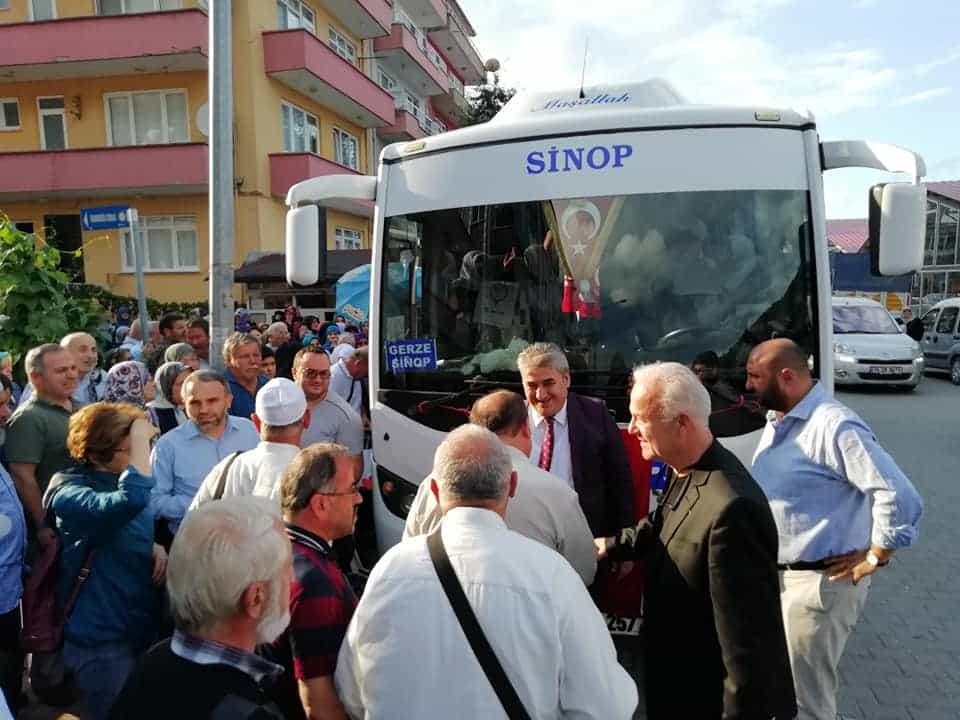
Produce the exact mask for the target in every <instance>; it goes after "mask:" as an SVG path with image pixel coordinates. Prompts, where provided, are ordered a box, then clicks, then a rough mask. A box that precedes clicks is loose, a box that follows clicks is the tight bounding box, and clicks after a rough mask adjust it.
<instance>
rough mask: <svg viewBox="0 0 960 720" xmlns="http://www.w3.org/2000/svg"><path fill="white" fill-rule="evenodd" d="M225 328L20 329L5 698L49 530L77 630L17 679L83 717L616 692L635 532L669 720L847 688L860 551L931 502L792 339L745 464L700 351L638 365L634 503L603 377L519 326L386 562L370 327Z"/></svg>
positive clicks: (655, 699)
mask: <svg viewBox="0 0 960 720" xmlns="http://www.w3.org/2000/svg"><path fill="white" fill-rule="evenodd" d="M291 311H292V312H291ZM126 319H127V320H129V313H127V318H126ZM237 326H238V329H237V332H235V333H234V334H233V335H231V336H230V337H229V338H228V340H227V342H226V343H225V344H224V347H223V357H222V360H223V367H224V368H225V369H224V370H223V371H222V372H220V371H218V370H215V369H213V368H211V358H210V356H209V327H208V325H207V323H206V321H205V320H203V319H201V318H193V319H188V318H186V317H183V316H181V315H177V314H169V315H165V316H163V317H162V318H161V319H160V320H159V321H158V322H157V323H156V325H155V326H154V324H153V323H150V324H149V325H148V329H147V331H148V337H147V338H146V340H145V339H144V338H143V337H142V336H141V331H140V327H139V326H138V323H137V321H136V320H133V321H132V322H130V323H129V324H128V325H127V326H126V327H127V328H128V329H127V331H126V332H125V333H119V334H120V335H123V337H122V339H121V338H119V337H117V339H118V340H119V341H120V345H119V347H118V348H116V349H115V350H113V351H111V353H108V355H109V359H108V360H107V362H106V363H105V364H104V366H103V367H101V366H100V363H99V358H100V357H101V354H100V353H98V348H97V344H96V341H95V340H94V338H92V337H90V336H89V335H85V334H83V333H73V334H70V335H68V336H66V337H64V338H63V339H62V341H61V342H60V343H59V344H52V343H51V344H45V345H41V346H39V347H36V348H34V349H32V350H30V352H29V353H27V356H26V358H25V365H24V367H25V371H26V375H27V379H28V381H29V382H28V384H27V386H26V387H25V388H23V389H22V390H21V389H20V388H17V387H15V386H14V385H13V383H12V380H11V378H10V377H9V374H8V372H6V370H4V371H3V372H0V383H2V387H0V427H2V428H3V457H2V461H3V463H2V467H0V529H2V532H0V682H2V689H3V697H4V698H5V700H6V703H7V704H8V705H9V706H10V707H11V708H13V709H14V711H16V709H17V708H18V707H21V706H22V705H23V703H24V702H25V701H26V697H25V694H24V687H23V676H24V670H25V652H24V646H23V645H22V644H21V640H22V638H23V635H24V633H22V632H21V630H22V623H23V622H26V623H29V622H30V621H31V618H30V617H28V615H29V613H30V612H31V606H30V604H29V603H27V602H26V600H23V602H21V600H22V596H23V595H24V588H25V583H26V585H27V586H29V584H30V575H29V569H30V568H31V567H35V566H40V564H41V562H40V560H41V559H42V558H44V557H45V556H47V557H49V556H50V554H51V553H54V552H55V553H57V555H58V562H57V563H55V564H54V566H53V567H54V568H55V572H56V598H57V600H58V603H59V606H60V608H61V609H62V612H63V618H62V619H63V624H62V631H63V641H62V643H61V644H60V645H59V646H58V647H56V648H55V649H52V650H45V651H37V650H34V651H33V652H32V653H31V658H30V663H29V678H30V688H31V690H32V692H33V694H34V695H35V696H36V697H37V698H38V699H39V701H40V702H42V703H45V704H48V705H56V706H67V705H73V704H75V703H77V702H78V701H79V702H80V703H81V707H82V710H81V711H80V712H81V717H82V718H84V719H85V718H92V719H95V720H100V719H101V718H113V719H121V718H145V719H147V720H149V719H152V718H157V719H158V720H159V719H160V718H163V719H164V720H166V719H168V718H171V717H183V718H185V719H191V718H198V719H199V718H251V719H253V718H256V719H261V718H262V719H269V718H294V719H296V720H300V719H301V718H303V719H304V720H306V719H307V718H395V717H422V718H428V717H436V718H440V717H451V716H454V715H460V716H468V717H477V718H487V717H501V716H504V714H506V715H507V716H508V717H510V718H522V717H535V718H542V717H582V718H597V719H602V720H607V719H612V718H630V717H632V714H633V712H634V710H635V708H636V706H637V704H638V702H639V694H638V688H637V686H636V684H635V683H634V681H633V679H632V678H631V677H630V675H629V674H628V673H627V672H626V671H625V670H624V668H623V667H622V666H621V665H620V664H619V663H618V660H617V652H616V649H615V647H614V644H613V642H612V640H611V637H610V635H609V633H608V630H607V626H606V623H605V622H604V619H603V616H602V615H601V613H600V611H599V610H598V609H597V605H596V599H597V592H598V578H599V577H600V576H601V574H602V573H603V572H606V571H608V570H609V568H610V567H611V566H612V565H613V564H616V566H617V567H620V568H629V567H631V566H632V563H634V562H635V561H637V560H642V561H643V562H644V567H645V607H644V617H645V650H646V653H647V661H646V663H645V668H646V674H647V678H646V683H645V696H646V700H645V701H646V706H647V711H648V717H649V718H651V720H659V719H662V718H697V719H699V718H718V719H719V718H777V719H784V720H785V719H788V718H794V717H799V718H801V719H802V720H827V719H829V720H833V719H834V718H835V717H836V693H837V686H838V675H837V666H838V663H839V660H840V656H841V655H842V652H843V648H844V645H845V642H846V639H847V637H848V636H849V634H850V632H851V631H852V630H853V627H854V625H855V624H856V622H857V620H858V618H859V615H860V613H861V612H862V610H863V606H864V602H865V599H866V594H867V590H868V588H869V584H870V579H871V576H872V575H873V574H874V573H876V572H878V571H880V570H882V568H883V567H884V566H885V565H886V564H887V563H889V562H890V559H891V557H892V556H893V555H894V553H895V551H896V550H898V549H900V548H904V547H907V546H909V545H910V544H911V543H912V542H913V541H914V540H915V539H916V537H917V532H918V530H917V528H918V523H919V520H920V516H921V512H922V503H921V500H920V498H919V496H918V494H917V493H916V491H915V489H914V488H913V486H912V485H911V484H910V482H909V480H907V478H906V477H905V476H904V474H903V473H902V472H901V471H900V469H899V468H898V467H897V466H896V464H895V463H894V461H893V460H892V459H891V458H890V456H889V455H888V454H887V453H886V452H885V451H884V450H883V449H882V448H881V447H880V446H879V444H878V443H877V441H876V439H875V438H874V436H873V434H872V432H871V431H870V429H869V428H868V427H867V425H866V424H865V423H864V422H863V421H862V420H861V419H860V418H859V417H857V416H856V415H855V414H854V413H853V412H852V411H851V410H849V409H848V408H846V407H845V406H843V405H842V404H841V403H839V402H838V401H837V400H835V399H833V398H831V397H829V396H828V395H827V393H826V392H825V391H824V389H823V388H822V387H821V385H820V384H819V383H818V382H817V381H816V380H815V379H814V378H813V377H811V374H810V370H809V366H808V364H807V359H806V355H805V353H803V352H802V351H801V350H800V348H799V347H798V346H796V345H795V344H793V343H792V342H791V341H789V340H784V339H779V340H771V341H768V342H765V343H762V344H760V345H758V346H757V347H756V348H755V349H754V350H753V352H752V354H751V356H750V359H749V362H748V365H747V387H748V389H749V390H750V391H752V392H753V393H754V394H755V396H756V398H757V401H758V402H759V403H760V404H762V406H763V407H764V408H766V409H767V410H768V411H769V413H768V419H767V425H766V427H765V430H764V434H763V438H762V440H761V442H760V446H759V448H758V449H757V452H756V455H755V457H754V462H753V465H752V468H751V469H748V468H746V467H744V466H743V465H742V464H741V463H740V461H739V460H737V458H736V457H735V456H734V455H733V454H731V453H730V452H729V451H728V450H726V449H725V448H724V447H723V446H722V445H720V444H719V443H718V442H717V440H716V439H715V438H714V436H713V434H712V432H711V429H710V415H711V395H710V393H709V392H708V391H707V388H706V387H705V383H706V382H707V380H709V382H710V383H716V381H717V378H716V377H713V376H712V375H711V372H710V370H711V367H712V364H711V362H709V361H710V360H711V359H710V358H699V360H698V363H695V366H696V368H695V369H696V370H697V374H695V373H694V372H693V371H691V369H689V368H687V367H685V366H683V365H680V364H677V363H669V362H665V363H657V364H654V365H649V366H645V367H641V368H638V369H636V371H635V372H634V374H633V377H632V384H631V391H630V414H631V423H630V427H629V432H630V433H631V434H632V435H634V436H636V437H637V439H638V440H639V444H640V448H641V452H642V455H643V457H644V458H645V459H646V460H654V459H656V460H659V461H662V462H664V463H666V465H667V466H668V467H669V468H670V473H669V480H668V483H667V486H666V489H665V491H664V495H663V498H662V502H661V503H660V504H659V506H658V507H657V508H656V510H655V512H653V513H652V514H651V515H650V516H649V517H643V518H639V520H638V518H637V517H636V514H635V510H634V485H633V477H632V472H631V468H630V461H629V458H628V453H627V451H626V448H625V446H624V444H623V441H622V439H621V435H620V432H619V429H618V428H617V426H616V424H615V423H614V421H613V419H612V417H611V415H610V414H609V413H608V412H607V409H606V406H605V404H604V403H603V401H602V400H599V399H597V398H590V397H586V396H581V395H579V394H577V393H574V392H571V391H570V370H569V366H568V364H567V359H566V356H565V355H564V353H563V351H562V350H561V349H560V348H559V347H557V346H555V345H551V344H548V343H536V344H533V345H531V346H529V347H528V348H527V349H526V350H524V351H523V352H521V353H520V356H519V358H518V361H517V365H518V370H519V372H520V377H521V380H522V393H519V394H518V393H516V392H512V391H509V390H495V391H493V392H491V393H489V394H487V395H485V396H483V397H481V398H479V399H478V400H477V401H476V402H475V403H474V404H473V406H472V408H471V410H470V415H469V420H468V421H467V422H466V424H465V425H463V426H462V427H459V428H457V429H456V430H454V431H452V432H450V433H449V434H448V435H447V436H446V438H445V439H444V440H443V442H441V443H440V445H439V448H438V449H437V451H436V454H435V456H434V462H433V469H432V472H431V473H430V475H429V477H427V478H425V479H424V480H423V481H422V482H421V483H420V487H419V491H418V493H417V495H416V498H415V499H414V501H413V504H412V506H411V508H410V511H409V514H408V516H407V521H406V527H405V531H404V540H403V541H402V542H401V543H400V544H399V545H397V546H395V547H394V548H392V549H391V550H389V551H388V552H387V553H386V554H385V555H384V556H383V557H382V558H381V559H380V560H379V561H378V562H377V563H376V565H375V567H374V568H373V569H372V571H371V572H369V573H368V572H366V570H365V569H364V568H362V567H361V564H360V563H359V562H358V560H357V557H356V554H355V553H354V552H353V549H352V546H351V545H350V539H351V538H352V536H353V535H354V532H355V528H356V522H357V517H358V510H359V507H360V505H361V504H362V503H363V494H362V492H361V487H362V482H363V461H362V453H363V451H364V448H365V447H369V422H370V419H369V416H368V407H369V401H368V397H367V396H368V392H367V385H366V375H367V367H368V348H367V346H366V335H365V332H364V331H365V328H354V329H355V330H356V332H347V330H348V328H347V327H342V328H341V327H340V326H339V325H338V324H336V323H330V324H325V323H322V322H320V321H319V319H317V318H299V317H298V315H297V313H296V311H295V309H293V308H288V309H287V311H286V312H284V313H282V314H281V316H278V317H276V318H275V319H274V321H273V322H272V323H271V324H270V325H268V326H267V327H266V328H265V329H262V330H261V329H260V328H256V327H254V326H253V324H252V323H251V322H250V318H249V314H246V313H240V312H238V314H237ZM0 359H2V358H0ZM4 367H5V366H4V365H0V370H3V369H4ZM18 394H19V395H20V397H19V402H17V395H18ZM344 541H346V548H347V551H346V552H344V551H343V547H344V544H343V543H344ZM25 578H26V579H25ZM21 605H22V608H21ZM484 675H485V676H486V677H483V676H484Z"/></svg>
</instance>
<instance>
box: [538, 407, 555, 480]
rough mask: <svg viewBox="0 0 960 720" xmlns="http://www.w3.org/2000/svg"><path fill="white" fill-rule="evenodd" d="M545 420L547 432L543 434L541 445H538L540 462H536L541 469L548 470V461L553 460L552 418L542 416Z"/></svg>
mask: <svg viewBox="0 0 960 720" xmlns="http://www.w3.org/2000/svg"><path fill="white" fill-rule="evenodd" d="M544 420H546V421H547V432H546V433H545V434H544V436H543V445H541V446H540V462H539V463H537V464H538V465H539V466H540V468H541V469H543V470H546V471H547V472H550V463H552V462H553V418H552V417H548V418H544Z"/></svg>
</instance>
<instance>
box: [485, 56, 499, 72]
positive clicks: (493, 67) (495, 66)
mask: <svg viewBox="0 0 960 720" xmlns="http://www.w3.org/2000/svg"><path fill="white" fill-rule="evenodd" d="M483 69H484V70H486V71H487V72H492V73H495V72H497V71H498V70H499V69H500V61H499V60H497V59H496V58H490V59H489V60H487V61H486V62H485V63H484V64H483Z"/></svg>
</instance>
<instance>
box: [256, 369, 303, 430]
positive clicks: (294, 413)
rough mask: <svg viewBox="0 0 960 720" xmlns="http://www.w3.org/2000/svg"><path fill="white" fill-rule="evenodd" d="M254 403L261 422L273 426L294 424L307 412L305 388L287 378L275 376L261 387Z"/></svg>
mask: <svg viewBox="0 0 960 720" xmlns="http://www.w3.org/2000/svg"><path fill="white" fill-rule="evenodd" d="M254 405H255V411H256V413H257V417H258V418H260V422H262V423H264V424H266V425H271V426H273V427H283V426H284V425H292V424H293V423H295V422H297V420H300V419H301V418H302V417H303V416H304V415H305V414H306V413H307V398H306V396H305V395H304V394H303V390H301V389H300V386H299V385H297V384H296V383H295V382H293V381H292V380H287V379H286V378H274V379H273V380H271V381H270V382H268V383H267V384H266V385H264V386H263V387H262V388H260V391H259V392H258V393H257V399H256V402H255V403H254Z"/></svg>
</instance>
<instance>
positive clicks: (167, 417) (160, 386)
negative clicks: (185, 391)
mask: <svg viewBox="0 0 960 720" xmlns="http://www.w3.org/2000/svg"><path fill="white" fill-rule="evenodd" d="M191 372H193V370H192V369H191V368H190V366H189V365H186V364H184V363H179V362H167V363H164V364H163V365H161V366H160V367H159V368H157V372H156V373H155V374H154V376H153V380H154V385H155V386H156V393H155V395H154V398H153V400H151V401H150V402H148V403H147V412H148V414H149V415H150V422H152V423H153V424H154V426H155V427H157V428H158V429H159V430H160V434H161V435H163V434H164V433H167V432H170V431H171V430H173V429H175V428H178V427H180V426H181V425H183V424H185V423H186V422H187V420H188V418H187V413H186V412H184V408H183V395H182V394H181V393H180V389H181V388H182V387H183V382H184V380H186V379H187V376H188V375H190V373H191Z"/></svg>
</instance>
